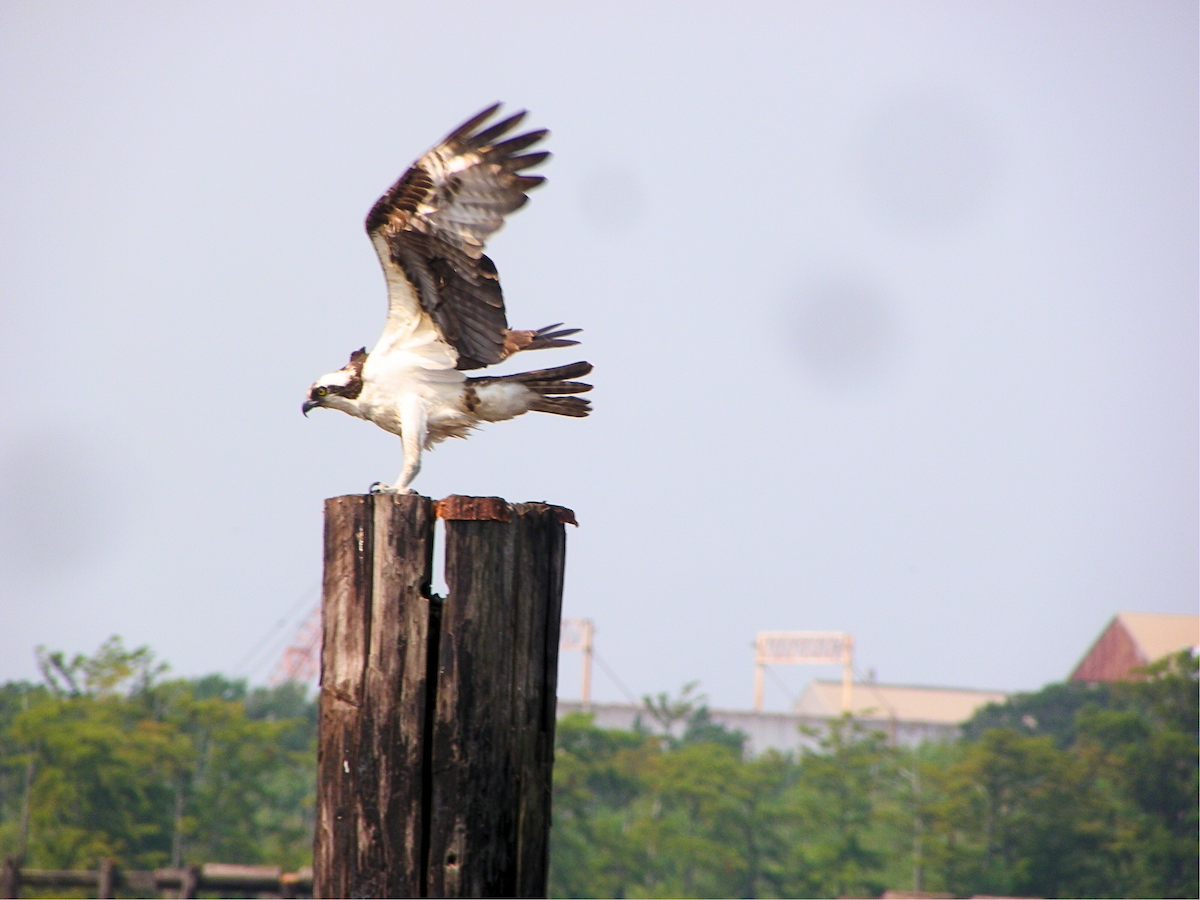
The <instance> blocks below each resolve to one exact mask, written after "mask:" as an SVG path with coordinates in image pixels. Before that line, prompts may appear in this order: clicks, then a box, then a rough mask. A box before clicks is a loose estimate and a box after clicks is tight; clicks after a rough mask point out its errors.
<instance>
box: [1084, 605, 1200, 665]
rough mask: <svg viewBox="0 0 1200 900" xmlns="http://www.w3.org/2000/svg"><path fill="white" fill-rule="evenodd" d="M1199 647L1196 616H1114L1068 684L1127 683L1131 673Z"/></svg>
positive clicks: (1148, 614)
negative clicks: (1172, 655)
mask: <svg viewBox="0 0 1200 900" xmlns="http://www.w3.org/2000/svg"><path fill="white" fill-rule="evenodd" d="M1198 644H1200V616H1186V615H1172V614H1167V613H1130V612H1123V613H1117V614H1116V615H1115V616H1113V618H1112V621H1111V622H1109V623H1108V627H1107V628H1105V629H1104V631H1102V632H1101V633H1100V637H1098V638H1096V641H1095V643H1093V644H1092V646H1091V648H1090V649H1089V650H1088V652H1087V653H1085V654H1084V656H1083V659H1081V660H1080V661H1079V665H1077V666H1076V667H1075V671H1074V672H1072V673H1071V677H1070V680H1071V681H1129V680H1132V679H1134V678H1137V677H1138V676H1137V675H1135V674H1133V670H1134V669H1136V668H1139V667H1140V666H1145V665H1149V664H1150V663H1152V662H1154V661H1155V660H1159V659H1162V658H1163V657H1164V656H1169V655H1170V654H1172V653H1178V652H1179V651H1180V650H1195V648H1196V646H1197V645H1198Z"/></svg>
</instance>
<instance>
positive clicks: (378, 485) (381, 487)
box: [367, 481, 388, 494]
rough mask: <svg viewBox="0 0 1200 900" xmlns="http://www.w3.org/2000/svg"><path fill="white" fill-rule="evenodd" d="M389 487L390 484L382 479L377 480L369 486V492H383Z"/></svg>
mask: <svg viewBox="0 0 1200 900" xmlns="http://www.w3.org/2000/svg"><path fill="white" fill-rule="evenodd" d="M387 488H388V486H387V485H386V484H384V483H383V482H382V481H376V482H375V483H374V484H372V485H371V487H370V488H368V490H367V492H368V493H370V494H382V493H384V492H385V491H386V490H387Z"/></svg>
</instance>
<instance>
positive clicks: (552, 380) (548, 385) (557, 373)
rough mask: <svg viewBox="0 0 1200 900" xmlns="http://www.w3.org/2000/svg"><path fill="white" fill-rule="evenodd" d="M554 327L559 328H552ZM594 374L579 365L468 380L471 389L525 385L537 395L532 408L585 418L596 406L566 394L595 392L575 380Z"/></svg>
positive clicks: (590, 368)
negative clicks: (493, 385)
mask: <svg viewBox="0 0 1200 900" xmlns="http://www.w3.org/2000/svg"><path fill="white" fill-rule="evenodd" d="M550 327H551V328H554V327H556V326H553V325H551V326H550ZM590 371H592V364H591V363H589V362H577V363H571V364H570V365H566V366H558V367H556V368H553V369H535V370H533V371H531V372H518V373H516V374H515V375H485V376H482V377H480V378H468V379H467V385H468V387H471V388H481V387H486V386H487V385H490V384H513V383H516V384H521V385H524V386H525V388H526V389H527V390H528V391H529V392H530V393H531V394H533V395H534V396H533V397H532V398H531V399H530V401H529V409H532V410H536V411H537V412H548V413H554V414H555V415H559V416H575V417H582V416H586V415H587V414H588V413H589V412H591V410H592V404H591V403H589V402H588V401H587V400H584V399H582V398H580V397H570V396H562V395H564V394H585V393H587V392H588V391H590V390H591V389H592V386H591V385H590V384H585V383H584V382H582V381H572V380H571V379H573V378H581V377H582V376H584V375H586V374H588V373H589V372H590Z"/></svg>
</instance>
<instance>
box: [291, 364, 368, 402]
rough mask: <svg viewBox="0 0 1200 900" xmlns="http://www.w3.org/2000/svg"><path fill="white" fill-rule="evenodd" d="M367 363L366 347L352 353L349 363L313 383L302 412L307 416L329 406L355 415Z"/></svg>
mask: <svg viewBox="0 0 1200 900" xmlns="http://www.w3.org/2000/svg"><path fill="white" fill-rule="evenodd" d="M366 361H367V348H366V347H363V348H362V349H361V350H355V351H354V352H353V353H351V354H350V362H349V363H347V364H346V365H345V366H343V367H342V368H340V369H338V370H337V371H336V372H330V373H329V374H328V375H322V376H321V377H320V378H318V379H317V380H316V381H315V382H313V385H312V387H310V388H309V389H308V396H307V397H306V398H305V400H304V405H303V406H301V407H300V411H301V412H303V413H304V415H306V416H307V415H308V413H309V411H310V410H314V409H316V408H317V407H318V406H327V407H329V408H331V409H340V410H341V411H342V412H348V413H350V414H352V415H353V414H354V411H355V407H356V402H355V401H357V400H358V395H359V394H360V393H362V387H363V380H362V368H363V363H365V362H366Z"/></svg>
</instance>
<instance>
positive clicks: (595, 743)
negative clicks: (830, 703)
mask: <svg viewBox="0 0 1200 900" xmlns="http://www.w3.org/2000/svg"><path fill="white" fill-rule="evenodd" d="M695 688H696V685H695V684H694V683H693V684H690V685H687V686H686V687H685V688H684V689H683V691H682V692H681V693H680V694H679V695H678V696H677V697H674V698H672V697H669V696H668V695H666V694H660V695H658V696H657V697H656V698H653V699H651V698H646V701H645V706H646V710H645V714H644V716H643V719H645V718H649V719H650V720H651V721H652V722H653V724H654V726H655V729H654V730H651V729H649V728H641V727H639V729H638V730H635V731H629V732H622V731H606V730H603V729H599V728H596V727H595V726H594V725H593V724H592V721H591V719H590V717H588V716H584V715H581V714H575V715H572V716H569V717H567V718H564V719H563V720H562V721H561V722H560V723H559V727H558V750H557V755H556V757H555V772H554V779H555V785H554V790H555V806H554V822H553V832H552V837H551V867H550V891H551V896H556V897H788V896H811V897H823V896H824V897H834V896H879V895H880V893H882V892H883V890H885V889H887V888H899V889H913V890H924V891H932V892H937V891H940V892H946V893H950V894H954V895H957V896H971V895H973V894H990V895H1007V896H1040V897H1121V896H1161V897H1189V896H1196V895H1197V892H1198V890H1200V873H1198V871H1197V855H1196V844H1197V837H1198V833H1197V803H1196V798H1197V732H1198V729H1200V717H1198V711H1197V697H1198V694H1197V668H1196V660H1195V659H1194V658H1192V657H1191V656H1190V655H1189V654H1186V653H1184V654H1181V655H1180V656H1178V657H1176V658H1175V659H1173V660H1169V661H1164V662H1162V663H1159V664H1157V665H1155V666H1152V667H1150V668H1149V669H1148V670H1147V671H1146V672H1145V678H1144V680H1141V681H1135V682H1129V683H1124V684H1119V685H1108V686H1104V687H1101V688H1090V687H1087V686H1076V685H1050V686H1048V687H1047V688H1046V689H1044V690H1043V691H1040V692H1037V693H1034V694H1025V695H1019V696H1017V697H1015V698H1013V700H1012V701H1010V702H1009V703H1007V704H999V705H996V706H993V707H991V708H989V709H987V710H985V711H983V712H981V713H980V715H978V716H977V717H976V718H975V720H973V722H972V723H971V724H970V726H969V727H968V728H967V729H965V731H966V737H965V738H964V740H962V741H960V742H958V743H957V744H940V745H938V744H934V745H925V746H922V747H918V748H898V747H894V746H890V745H889V744H888V743H887V741H886V740H885V739H884V736H883V735H881V734H875V733H869V732H863V731H861V730H860V729H858V728H856V727H855V725H854V724H853V723H852V722H850V721H849V720H845V721H841V722H835V723H833V724H832V726H831V727H830V728H829V729H828V730H827V731H823V732H821V733H814V734H811V735H810V738H811V740H812V742H813V743H812V746H811V747H810V748H809V749H806V750H804V751H802V752H801V753H800V754H799V755H797V756H782V755H780V754H777V753H766V754H763V755H761V756H758V757H755V758H747V757H745V756H744V755H743V753H742V742H743V740H744V736H743V735H740V734H734V735H733V737H734V738H736V739H735V740H731V739H730V737H731V733H730V732H728V731H727V730H725V729H720V728H719V726H716V725H714V724H713V723H712V722H711V719H710V717H709V716H708V711H707V709H706V708H705V707H704V706H703V697H702V696H700V695H697V694H696V693H695ZM710 726H711V727H710ZM714 729H715V730H714Z"/></svg>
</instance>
